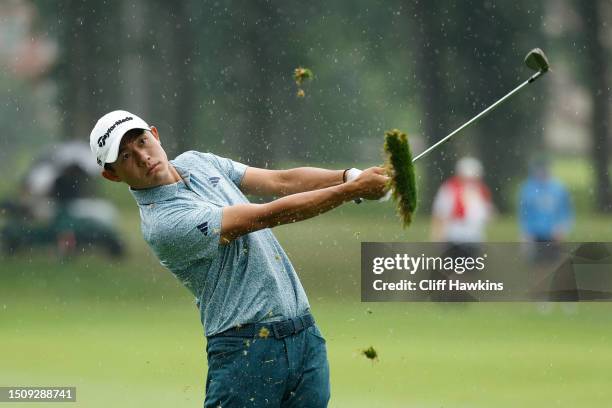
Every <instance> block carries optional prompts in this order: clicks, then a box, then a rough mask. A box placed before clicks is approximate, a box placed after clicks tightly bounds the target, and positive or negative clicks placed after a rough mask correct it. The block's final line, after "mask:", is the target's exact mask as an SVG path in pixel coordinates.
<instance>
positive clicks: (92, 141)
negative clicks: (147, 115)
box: [89, 110, 149, 166]
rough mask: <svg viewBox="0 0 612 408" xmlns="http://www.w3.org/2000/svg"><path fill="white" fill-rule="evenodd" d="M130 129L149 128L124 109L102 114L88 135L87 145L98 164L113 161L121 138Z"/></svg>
mask: <svg viewBox="0 0 612 408" xmlns="http://www.w3.org/2000/svg"><path fill="white" fill-rule="evenodd" d="M132 129H147V130H148V129H149V125H147V122H145V121H144V120H142V119H140V118H139V117H138V116H136V115H134V114H133V113H130V112H128V111H124V110H116V111H112V112H109V113H107V114H106V115H104V116H102V117H101V118H100V119H99V120H98V122H97V123H96V126H94V128H93V130H92V131H91V134H90V135H89V146H90V147H91V151H92V152H93V154H94V155H95V156H96V160H97V161H98V164H99V165H100V166H104V164H105V163H114V162H115V161H116V160H117V156H119V144H120V143H121V138H123V135H125V134H126V133H127V132H128V131H130V130H132Z"/></svg>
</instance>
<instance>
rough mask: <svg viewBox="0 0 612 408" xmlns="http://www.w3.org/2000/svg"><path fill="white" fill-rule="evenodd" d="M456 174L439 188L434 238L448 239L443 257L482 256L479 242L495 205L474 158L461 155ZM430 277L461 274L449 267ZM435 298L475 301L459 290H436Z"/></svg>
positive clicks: (433, 228)
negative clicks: (449, 269)
mask: <svg viewBox="0 0 612 408" xmlns="http://www.w3.org/2000/svg"><path fill="white" fill-rule="evenodd" d="M455 173H456V175H455V176H453V177H451V178H450V179H448V180H447V181H445V182H444V183H443V184H442V186H440V189H439V190H438V192H437V194H436V196H435V198H434V203H433V211H432V228H431V231H432V239H433V240H434V241H442V242H446V243H447V244H446V245H445V247H444V249H443V251H444V252H443V253H441V254H440V255H441V256H443V257H451V258H465V257H477V256H480V252H481V249H480V242H481V241H484V240H485V227H486V224H487V222H488V221H489V220H490V219H491V218H492V216H493V212H494V207H493V204H492V201H491V193H490V191H489V189H488V188H487V186H486V185H485V184H484V182H483V181H482V173H483V170H482V165H481V164H480V162H479V161H478V160H477V159H475V158H473V157H463V158H461V159H460V160H459V161H458V162H457V165H456V168H455ZM429 278H430V279H433V280H440V279H443V280H448V279H457V278H459V275H457V274H455V273H454V272H452V271H451V272H449V271H446V270H434V271H431V273H430V277H429ZM430 297H431V300H433V301H443V302H463V301H469V300H472V299H471V296H470V295H469V293H467V292H464V291H458V290H442V291H434V292H432V293H431V295H430Z"/></svg>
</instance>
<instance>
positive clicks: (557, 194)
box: [519, 157, 574, 262]
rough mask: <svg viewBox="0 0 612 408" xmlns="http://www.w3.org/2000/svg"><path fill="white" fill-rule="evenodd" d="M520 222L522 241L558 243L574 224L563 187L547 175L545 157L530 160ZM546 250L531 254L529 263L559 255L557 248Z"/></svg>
mask: <svg viewBox="0 0 612 408" xmlns="http://www.w3.org/2000/svg"><path fill="white" fill-rule="evenodd" d="M519 222H520V228H521V234H522V236H523V240H524V241H527V242H550V243H553V244H555V243H560V242H562V241H563V240H565V238H566V237H567V235H568V234H569V232H570V230H571V228H572V226H573V223H574V210H573V207H572V203H571V200H570V196H569V194H568V192H567V190H566V188H565V187H564V186H563V184H562V183H561V182H560V181H559V180H556V179H553V178H552V177H551V175H550V164H549V162H548V160H547V159H546V158H544V157H540V158H537V159H535V160H533V162H532V163H531V166H530V174H529V177H528V178H527V180H526V181H525V182H524V183H523V185H522V186H521V190H520V197H519ZM547 248H548V250H547V251H542V250H540V251H534V252H533V253H532V261H534V262H550V261H554V260H555V259H556V258H557V256H558V253H557V252H558V246H557V245H549V246H547Z"/></svg>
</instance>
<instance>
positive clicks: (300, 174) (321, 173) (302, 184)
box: [282, 167, 344, 195]
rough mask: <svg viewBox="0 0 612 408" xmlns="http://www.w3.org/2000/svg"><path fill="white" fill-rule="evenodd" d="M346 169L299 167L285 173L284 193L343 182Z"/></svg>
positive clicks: (309, 189) (299, 191) (294, 192)
mask: <svg viewBox="0 0 612 408" xmlns="http://www.w3.org/2000/svg"><path fill="white" fill-rule="evenodd" d="M343 173H344V170H327V169H320V168H317V167H297V168H294V169H289V170H285V171H284V173H283V188H282V195H291V194H296V193H302V192H305V191H312V190H320V189H324V188H327V187H331V186H337V185H340V184H342V183H343V180H342V175H343Z"/></svg>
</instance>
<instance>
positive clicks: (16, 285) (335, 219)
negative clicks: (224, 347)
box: [0, 192, 612, 408]
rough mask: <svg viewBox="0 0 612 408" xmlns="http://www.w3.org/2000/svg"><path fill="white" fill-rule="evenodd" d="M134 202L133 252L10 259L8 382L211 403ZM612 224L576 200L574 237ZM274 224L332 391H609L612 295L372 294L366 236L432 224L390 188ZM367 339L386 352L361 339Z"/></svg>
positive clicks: (592, 402)
mask: <svg viewBox="0 0 612 408" xmlns="http://www.w3.org/2000/svg"><path fill="white" fill-rule="evenodd" d="M125 194H127V192H125ZM124 198H125V197H124ZM128 200H129V197H127V199H126V202H127V203H129V201H128ZM121 208H122V229H123V234H124V236H125V237H126V240H127V243H128V246H129V252H130V256H129V257H128V258H126V259H125V260H121V261H115V260H109V259H108V258H105V257H104V256H102V255H101V254H98V253H95V252H90V251H85V252H84V253H83V254H82V255H81V256H79V257H78V258H76V259H73V260H63V261H62V260H59V259H57V257H56V256H55V255H54V254H52V253H47V252H45V251H33V252H31V253H23V254H21V255H20V256H18V257H10V258H7V257H5V258H2V259H1V260H0V261H1V262H0V385H1V386H8V385H22V386H25V385H62V386H76V387H77V388H78V391H77V395H78V397H77V399H78V402H77V403H61V404H55V403H54V404H36V405H33V404H20V405H19V406H23V407H27V406H37V407H38V406H40V407H42V406H52V407H63V406H65V407H87V408H89V407H91V408H96V407H105V408H106V407H130V408H131V407H147V408H155V407H173V408H180V407H198V406H201V404H202V400H203V398H204V379H205V373H206V359H205V338H204V336H203V334H202V328H201V325H200V322H199V316H198V312H197V310H196V308H195V305H194V303H193V299H192V297H191V296H190V295H189V293H188V292H187V291H186V290H185V289H183V288H182V287H181V286H180V284H179V283H178V282H177V281H176V280H175V279H174V278H173V277H172V275H171V274H170V273H168V272H167V271H166V270H164V269H163V268H162V267H161V266H159V265H158V263H157V260H156V259H154V257H153V256H152V255H151V253H150V252H149V250H148V249H147V248H146V246H145V244H144V242H143V241H142V238H141V236H140V233H139V230H138V225H139V220H138V215H137V210H136V208H135V207H134V206H132V205H131V203H129V205H126V206H125V207H123V206H122V207H121ZM610 225H612V218H610V217H602V216H593V215H578V217H577V223H576V229H575V231H574V232H573V235H572V236H571V240H574V241H578V240H581V241H587V240H591V241H610V240H611V239H610V238H612V237H611V236H610V234H611V230H610ZM275 233H276V235H277V236H278V238H279V240H280V242H281V244H282V245H283V246H284V247H285V249H286V251H287V252H288V254H289V256H290V258H291V259H292V261H293V263H294V265H295V267H296V269H297V270H298V273H299V275H300V277H301V279H302V281H303V283H304V286H305V287H306V290H307V293H308V295H309V299H310V303H311V305H312V309H313V312H314V315H315V317H316V319H317V322H318V324H319V326H320V327H321V330H322V332H323V334H324V335H325V336H326V338H327V345H328V353H329V360H330V365H331V381H332V400H331V404H330V406H332V407H342V408H343V407H357V408H359V407H369V408H371V407H432V408H433V407H436V408H439V407H534V408H542V407H605V406H609V405H610V401H612V388H610V384H611V383H612V371H611V367H612V304H607V303H591V304H587V303H581V304H577V305H575V306H576V307H575V308H562V307H561V305H556V307H555V308H553V309H552V310H551V311H550V312H548V313H541V312H539V311H538V308H537V305H536V304H528V303H516V304H511V303H488V304H453V305H444V304H431V303H418V304H417V303H385V304H382V303H378V304H375V303H361V302H360V287H359V285H360V243H361V242H362V241H427V240H428V239H429V229H428V219H427V217H426V216H424V215H423V216H417V217H416V221H415V223H414V224H413V225H412V226H411V228H410V229H409V230H407V231H402V230H401V229H400V228H399V226H398V223H397V220H396V218H395V215H394V212H393V209H392V207H391V205H390V204H383V205H381V204H376V203H365V204H362V205H360V206H355V205H347V206H345V207H343V208H340V209H337V210H334V211H333V212H331V213H329V214H325V215H323V216H321V217H318V218H316V219H312V220H309V221H306V222H303V223H298V224H295V225H290V226H283V227H280V228H277V229H276V230H275ZM489 237H490V238H491V240H494V241H516V240H518V228H517V226H516V220H515V219H513V218H511V217H500V218H497V219H496V220H495V222H494V223H493V224H492V225H491V228H490V230H489ZM369 346H373V347H374V348H375V349H376V350H377V351H378V354H379V359H378V361H374V362H372V361H370V360H367V359H366V358H365V357H364V356H362V355H361V354H360V351H361V350H362V349H365V348H367V347H369ZM0 405H2V404H0ZM5 405H6V406H7V407H8V406H12V405H10V404H5Z"/></svg>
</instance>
